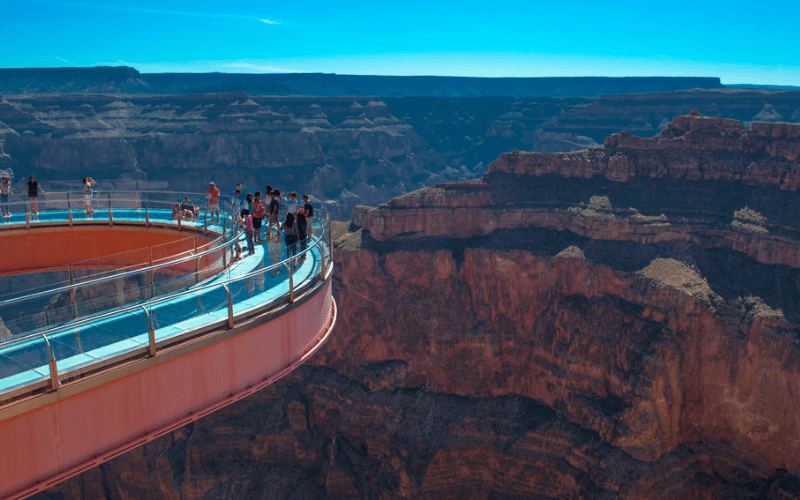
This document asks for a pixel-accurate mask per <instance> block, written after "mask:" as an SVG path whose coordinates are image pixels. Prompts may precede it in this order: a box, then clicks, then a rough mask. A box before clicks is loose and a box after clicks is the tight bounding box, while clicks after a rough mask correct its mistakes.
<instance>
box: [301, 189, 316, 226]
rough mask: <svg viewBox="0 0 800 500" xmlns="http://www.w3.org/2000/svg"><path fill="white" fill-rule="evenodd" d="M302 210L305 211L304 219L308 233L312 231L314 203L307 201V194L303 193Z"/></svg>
mask: <svg viewBox="0 0 800 500" xmlns="http://www.w3.org/2000/svg"><path fill="white" fill-rule="evenodd" d="M303 210H304V211H305V216H306V220H307V221H308V235H309V236H311V234H312V233H313V232H314V231H313V229H314V205H312V204H311V202H310V201H308V195H307V194H304V195H303Z"/></svg>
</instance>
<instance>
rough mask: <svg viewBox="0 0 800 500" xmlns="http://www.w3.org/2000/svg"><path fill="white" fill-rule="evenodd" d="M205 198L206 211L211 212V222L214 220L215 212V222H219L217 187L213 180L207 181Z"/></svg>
mask: <svg viewBox="0 0 800 500" xmlns="http://www.w3.org/2000/svg"><path fill="white" fill-rule="evenodd" d="M206 199H207V200H208V211H209V212H211V222H214V214H216V215H217V224H219V189H217V185H216V184H214V182H209V183H208V191H206Z"/></svg>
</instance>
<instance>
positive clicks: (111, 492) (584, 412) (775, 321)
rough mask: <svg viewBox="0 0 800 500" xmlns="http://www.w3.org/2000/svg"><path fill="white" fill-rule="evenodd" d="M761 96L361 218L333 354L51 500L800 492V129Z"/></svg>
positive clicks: (348, 259)
mask: <svg viewBox="0 0 800 500" xmlns="http://www.w3.org/2000/svg"><path fill="white" fill-rule="evenodd" d="M706 95H707V94H706ZM748 95H753V96H759V95H761V96H762V97H763V95H764V94H763V93H759V92H753V93H750V94H748ZM718 96H719V95H715V97H713V99H715V100H716V97H718ZM620 99H622V98H620ZM640 99H643V98H640ZM753 99H754V102H757V99H758V97H753ZM616 100H617V99H615V98H609V99H608V100H607V101H606V102H607V103H611V104H603V105H604V106H610V107H618V109H619V111H618V114H619V115H620V116H627V118H625V119H626V120H627V121H628V123H629V124H631V123H650V124H652V123H653V120H656V119H658V117H657V116H656V115H655V114H653V115H648V116H649V117H648V118H647V119H644V118H642V116H644V115H636V114H633V115H632V114H631V113H632V111H631V110H630V109H627V110H626V109H625V106H622V105H619V104H613V102H614V101H616ZM744 101H746V99H744V100H743V101H741V102H735V103H733V102H732V104H731V107H730V108H726V109H728V111H726V112H725V113H728V112H731V111H730V110H731V109H732V108H733V107H735V108H737V109H738V110H739V111H737V112H739V113H744V114H746V115H748V116H749V117H750V118H751V119H749V120H741V119H731V118H730V117H710V116H706V115H705V114H703V113H702V112H699V111H691V112H690V110H686V111H684V112H683V114H682V115H681V116H677V117H675V118H674V119H670V120H669V121H668V122H667V123H664V124H662V123H661V122H660V121H659V122H658V123H657V124H656V125H657V126H658V128H659V132H658V133H657V134H656V135H654V136H652V137H639V136H635V135H632V134H631V133H629V132H624V131H623V132H617V133H614V134H612V135H609V136H607V137H606V138H605V139H603V140H601V141H597V140H595V139H592V138H591V137H590V136H588V135H582V137H589V139H590V140H591V141H593V142H595V144H596V145H595V146H593V147H589V148H588V149H580V150H577V151H572V152H557V153H555V152H549V153H536V152H522V151H512V152H507V153H503V154H501V155H499V156H498V157H496V159H495V160H494V161H493V162H491V163H490V164H488V166H487V168H486V170H485V173H483V175H481V176H480V178H474V179H466V178H465V179H458V180H454V181H451V182H441V183H436V184H434V185H431V186H428V187H423V188H421V189H416V190H414V191H412V192H409V193H405V194H402V195H401V196H398V197H395V198H393V199H391V200H389V201H386V202H382V203H379V204H376V206H357V207H355V208H354V210H353V212H352V219H351V220H349V221H344V222H338V223H335V224H334V227H333V228H332V230H333V231H334V239H335V248H334V259H335V261H336V268H335V278H334V279H335V281H334V296H335V297H336V300H337V303H338V306H339V319H338V322H337V325H336V329H335V331H334V334H333V336H332V338H331V339H330V340H329V341H328V342H327V344H326V345H325V346H324V347H323V349H322V350H321V351H320V352H319V353H318V354H317V355H315V356H314V357H313V358H312V359H311V360H310V361H309V362H308V363H307V364H306V365H304V366H302V367H300V368H299V369H297V370H296V371H295V372H293V373H292V374H290V375H289V376H287V377H286V378H284V379H282V380H281V381H279V382H278V383H276V384H275V385H273V386H271V387H269V388H267V389H265V390H263V391H261V392H259V393H258V394H256V395H254V396H252V397H250V398H248V399H246V400H244V401H241V402H239V403H237V404H235V405H232V406H230V407H228V408H226V409H223V410H221V411H219V412H217V413H215V414H213V415H210V416H208V417H206V418H204V419H202V420H200V421H198V422H195V423H194V424H191V425H189V426H187V427H184V428H182V429H180V430H178V431H176V432H174V433H172V434H170V435H167V436H164V437H162V438H161V439H159V440H156V441H154V442H152V443H150V444H147V445H145V446H143V447H142V448H140V449H137V450H135V451H133V452H131V453H129V454H126V455H124V456H121V457H118V458H116V459H115V460H113V461H111V462H108V463H106V464H103V465H101V466H99V467H97V468H95V469H92V470H90V471H87V472H86V473H84V474H83V475H81V476H78V477H75V478H73V479H70V480H68V481H66V482H64V483H62V484H60V485H58V486H56V487H54V488H53V489H51V490H48V491H47V492H44V493H42V494H40V495H38V496H37V498H41V499H45V498H46V499H64V498H108V499H112V498H114V499H117V498H120V499H122V498H145V497H146V498H165V499H166V498H263V499H268V498H282V499H283V498H336V499H340V498H341V499H346V498H386V499H389V498H437V499H448V498H453V499H455V498H464V497H467V498H485V499H489V498H506V499H514V498H609V499H611V498H626V499H627V498H630V499H634V498H709V499H711V498H800V462H798V460H797V457H798V456H800V415H798V413H797V411H796V408H797V407H798V394H800V374H799V373H798V366H800V342H798V339H799V338H800V300H798V298H799V297H800V219H799V218H798V217H797V214H798V213H800V196H799V195H798V188H799V187H800V125H797V124H790V123H779V122H762V121H758V120H752V117H753V114H751V113H752V110H753V109H755V108H758V106H759V105H758V104H757V103H755V104H754V103H750V104H747V103H746V102H744ZM597 102H599V101H594V103H584V104H582V105H581V106H583V109H584V112H586V109H585V108H592V107H593V106H599V104H597ZM776 102H777V101H776ZM734 104H735V106H734ZM646 106H647V104H646V100H645V101H642V107H641V108H640V109H644V108H645V107H646ZM771 106H772V108H773V109H775V112H776V113H777V114H778V115H780V116H785V115H786V114H787V113H788V114H789V116H793V115H792V113H796V112H795V111H793V110H792V106H793V104H774V105H771ZM388 107H389V108H391V107H392V104H389V105H388ZM764 107H765V106H764V105H763V102H762V104H761V108H760V109H761V110H763V109H764ZM394 109H397V107H395V108H394ZM451 109H455V108H453V107H452V106H451ZM460 109H463V108H460ZM572 109H577V107H576V108H572ZM615 109H616V108H615ZM742 109H744V110H745V111H741V110H742ZM701 110H702V108H701ZM458 112H459V113H460V112H461V111H458ZM687 113H688V114H687ZM725 113H720V114H725ZM758 113H760V111H756V113H755V114H758ZM568 114H569V112H568V111H567V112H564V113H562V114H561V116H562V117H563V116H564V115H568ZM612 114H613V113H612ZM401 116H405V115H401ZM633 116H636V117H638V118H636V119H633V118H632V117H633ZM514 119H519V115H515V118H514ZM618 119H619V120H623V119H622V118H618ZM637 120H638V121H637ZM403 121H406V122H409V121H414V118H413V117H409V118H403ZM745 121H746V122H747V123H745ZM422 122H424V120H423V121H422ZM546 122H547V123H548V124H549V125H548V126H550V127H555V128H556V129H558V127H559V126H566V125H557V124H556V122H554V121H552V120H546ZM567 122H568V120H566V119H563V120H562V121H561V122H558V123H562V124H565V123H567ZM585 123H588V124H590V125H591V123H592V121H591V120H589V121H586V122H585ZM595 123H596V124H598V126H597V127H594V128H596V129H597V130H602V129H603V127H605V126H606V125H605V124H603V123H602V120H599V119H598V120H597V121H595ZM590 125H586V124H584V125H581V126H583V127H584V131H586V130H589V129H591V128H593V127H592V126H590ZM439 126H443V125H439ZM624 128H625V127H620V128H619V129H618V130H624ZM430 130H435V124H432V129H430ZM511 130H517V132H519V130H520V128H518V127H517V128H516V129H515V128H514V127H511ZM558 130H562V129H558ZM559 133H563V132H559ZM570 133H572V132H570ZM593 133H594V132H593ZM420 135H422V134H420ZM501 135H502V134H501ZM520 135H524V134H518V136H520ZM576 135H577V134H576ZM426 141H427V140H426ZM427 143H428V144H430V141H427ZM453 157H455V155H454V156H453ZM445 163H446V162H445Z"/></svg>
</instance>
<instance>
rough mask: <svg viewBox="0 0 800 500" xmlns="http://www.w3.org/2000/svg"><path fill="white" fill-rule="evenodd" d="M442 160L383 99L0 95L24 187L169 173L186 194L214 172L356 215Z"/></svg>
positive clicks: (7, 163) (8, 154) (4, 132)
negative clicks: (356, 209) (29, 182)
mask: <svg viewBox="0 0 800 500" xmlns="http://www.w3.org/2000/svg"><path fill="white" fill-rule="evenodd" d="M444 167H445V165H444V163H443V161H442V160H441V158H440V157H439V156H438V155H437V154H436V153H435V152H434V151H432V150H431V149H430V148H429V147H428V146H427V144H426V143H425V142H424V141H423V140H422V139H421V138H420V137H419V136H418V135H417V134H416V133H415V132H414V130H413V128H412V127H411V126H410V125H408V124H406V123H404V122H403V121H402V120H400V119H398V118H396V117H394V116H392V114H391V112H390V111H389V109H388V108H387V106H386V105H385V104H384V103H382V102H380V101H379V100H377V99H375V98H327V99H326V98H268V97H254V98H251V97H250V96H248V95H247V94H245V93H235V94H219V95H197V96H131V95H127V96H114V95H94V96H85V95H58V96H39V97H19V96H17V97H7V98H0V169H11V170H12V171H13V172H14V173H15V174H16V178H15V180H16V181H18V186H16V189H15V192H17V193H20V192H22V191H23V189H24V181H25V180H26V179H27V176H28V175H30V174H35V175H36V176H37V178H39V179H41V182H42V184H43V186H48V185H49V187H50V189H51V190H55V189H57V187H56V184H54V183H56V182H57V181H65V180H72V181H73V182H75V181H76V179H77V180H79V179H81V178H83V176H85V175H91V176H93V177H94V178H96V179H98V180H117V179H121V180H134V181H135V180H145V179H146V180H150V181H168V182H169V188H170V189H172V190H176V191H189V192H197V191H203V190H204V188H205V186H207V185H208V181H209V180H216V182H217V183H218V184H219V185H220V186H221V187H223V188H225V189H229V188H232V187H233V185H234V184H235V183H236V182H241V183H242V184H244V185H245V186H247V187H249V188H250V190H251V191H253V190H261V191H263V189H264V186H265V185H267V184H270V185H273V186H276V187H278V186H280V187H281V188H286V187H288V188H289V189H290V190H296V191H298V192H307V193H310V194H312V196H314V197H316V198H317V199H320V200H325V201H328V202H329V203H328V206H329V208H330V209H331V210H332V212H333V213H334V216H335V217H338V218H348V217H349V215H350V212H351V210H352V207H353V206H354V205H355V204H356V203H380V202H383V201H385V200H387V199H389V198H391V197H394V196H398V195H400V194H403V193H405V192H407V191H409V190H413V189H416V188H418V187H421V186H423V185H426V184H425V181H426V180H427V179H428V177H429V176H430V175H431V174H432V173H434V172H438V171H440V170H442V169H444ZM76 186H77V187H79V184H76ZM225 186H227V187H225ZM99 188H101V189H102V188H103V184H102V183H101V185H100V186H99ZM105 188H108V184H106V185H105ZM45 189H47V188H45ZM226 194H227V193H226Z"/></svg>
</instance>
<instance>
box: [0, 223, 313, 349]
mask: <svg viewBox="0 0 800 500" xmlns="http://www.w3.org/2000/svg"><path fill="white" fill-rule="evenodd" d="M326 232H327V231H326V228H325V226H324V225H323V226H322V234H320V235H316V234H314V235H313V237H312V238H310V239H311V240H312V241H311V243H310V244H309V245H308V248H306V249H305V250H302V251H300V252H298V253H297V254H296V255H295V256H292V257H287V258H286V259H283V260H281V261H280V262H277V263H275V264H272V265H270V266H267V267H266V268H263V269H258V270H256V271H251V272H249V273H247V274H245V275H243V276H239V277H236V278H228V279H226V280H224V281H223V282H221V283H212V284H207V285H202V286H200V287H197V288H192V289H191V290H184V291H180V292H172V293H169V294H166V295H163V296H160V297H158V298H154V299H150V300H149V302H148V305H150V306H153V305H155V304H159V303H162V302H166V301H168V300H173V299H175V298H177V297H181V296H184V295H190V294H196V293H199V292H203V291H206V290H210V289H212V288H216V287H219V286H220V285H227V284H230V283H233V282H236V281H244V280H246V279H249V278H254V277H256V276H258V275H259V274H266V273H267V272H268V271H271V270H274V269H275V268H277V267H281V266H283V265H285V264H286V263H287V262H288V261H289V260H290V259H294V258H296V257H298V256H301V255H304V254H306V253H307V252H310V251H311V250H312V249H314V248H315V247H319V249H320V252H321V253H323V255H324V250H323V244H324V242H323V239H322V236H323V235H324V234H325V233H326ZM324 272H325V270H324V269H323V273H324ZM289 274H290V276H291V273H289ZM290 283H291V281H290ZM287 295H289V296H291V297H292V298H293V297H294V286H293V285H292V286H291V287H290V290H289V293H288V294H287ZM142 307H144V306H143V305H142V304H133V305H128V306H121V307H119V308H115V309H114V310H112V311H109V312H107V313H102V314H98V315H91V316H87V317H85V318H82V319H76V320H74V321H71V322H69V323H68V324H63V325H57V326H53V327H50V328H47V329H45V330H43V331H38V332H35V333H32V334H30V335H28V334H20V335H15V336H14V337H12V338H9V339H5V340H3V341H0V347H8V346H12V345H15V344H18V343H21V342H24V341H26V340H30V339H31V338H35V337H37V336H45V338H46V335H50V336H52V335H54V334H56V333H58V332H60V331H64V330H70V329H74V328H77V327H79V326H82V325H85V324H87V323H91V322H93V321H97V320H101V319H105V318H109V317H112V316H115V315H117V314H120V313H126V312H130V311H133V310H136V309H139V308H142Z"/></svg>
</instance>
